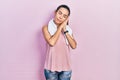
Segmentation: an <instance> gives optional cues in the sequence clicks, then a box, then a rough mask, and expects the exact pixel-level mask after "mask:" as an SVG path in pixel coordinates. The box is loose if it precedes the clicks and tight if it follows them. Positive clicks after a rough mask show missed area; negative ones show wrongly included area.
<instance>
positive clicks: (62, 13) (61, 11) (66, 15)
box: [59, 10, 68, 16]
mask: <svg viewBox="0 0 120 80" xmlns="http://www.w3.org/2000/svg"><path fill="white" fill-rule="evenodd" d="M59 11H60V10H59ZM60 12H61V13H62V11H60ZM62 14H63V13H62ZM64 16H68V15H66V14H64Z"/></svg>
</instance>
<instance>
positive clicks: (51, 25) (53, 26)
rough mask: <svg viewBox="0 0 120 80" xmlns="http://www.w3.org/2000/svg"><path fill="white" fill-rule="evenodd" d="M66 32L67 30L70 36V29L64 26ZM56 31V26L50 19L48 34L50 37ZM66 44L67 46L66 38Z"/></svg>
mask: <svg viewBox="0 0 120 80" xmlns="http://www.w3.org/2000/svg"><path fill="white" fill-rule="evenodd" d="M66 30H68V34H70V36H72V29H71V28H70V27H69V26H68V25H66ZM56 31H57V25H56V24H55V23H54V21H53V19H51V20H50V21H49V23H48V32H49V33H50V35H54V34H55V32H56ZM65 38H66V36H65ZM66 44H67V45H68V40H67V38H66Z"/></svg>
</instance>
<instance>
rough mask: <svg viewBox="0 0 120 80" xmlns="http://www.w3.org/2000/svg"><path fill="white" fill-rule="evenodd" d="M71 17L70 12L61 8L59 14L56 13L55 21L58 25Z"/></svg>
mask: <svg viewBox="0 0 120 80" xmlns="http://www.w3.org/2000/svg"><path fill="white" fill-rule="evenodd" d="M68 16H69V12H68V10H67V9H66V8H63V7H61V8H60V9H59V10H58V11H57V12H55V17H54V21H55V23H56V24H61V23H63V22H64V21H65V20H66V19H67V18H68Z"/></svg>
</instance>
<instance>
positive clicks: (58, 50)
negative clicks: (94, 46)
mask: <svg viewBox="0 0 120 80" xmlns="http://www.w3.org/2000/svg"><path fill="white" fill-rule="evenodd" d="M69 16H70V9H69V7H68V6H67V5H60V6H58V8H57V9H56V11H55V15H54V18H53V19H51V20H50V21H49V23H48V24H47V25H45V26H43V28H42V30H43V35H44V38H45V40H46V42H47V44H48V47H47V55H46V61H45V67H44V68H45V69H44V74H45V78H46V80H70V78H71V73H72V69H71V60H70V52H69V50H70V47H71V48H72V49H75V48H76V45H77V43H76V41H75V39H74V37H73V33H72V30H71V28H70V27H69V25H68V20H69Z"/></svg>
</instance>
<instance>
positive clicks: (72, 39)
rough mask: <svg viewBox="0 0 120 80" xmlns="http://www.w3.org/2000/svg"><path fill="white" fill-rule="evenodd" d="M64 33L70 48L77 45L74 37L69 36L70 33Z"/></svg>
mask: <svg viewBox="0 0 120 80" xmlns="http://www.w3.org/2000/svg"><path fill="white" fill-rule="evenodd" d="M65 35H66V38H67V40H68V42H69V44H70V46H71V48H72V49H75V48H76V46H77V43H76V41H75V39H74V38H73V36H70V34H68V33H66V34H65Z"/></svg>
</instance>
